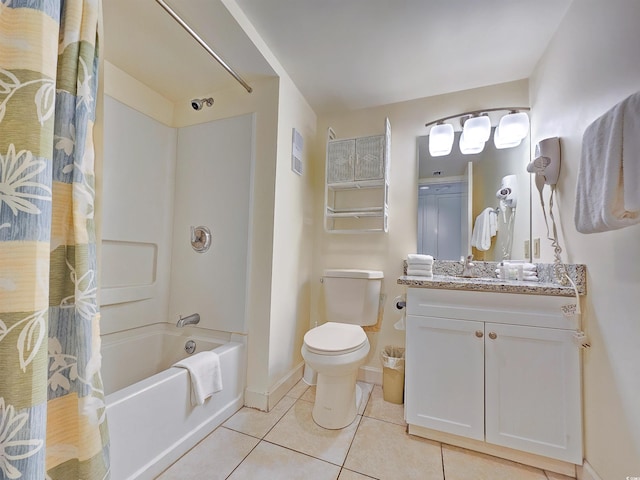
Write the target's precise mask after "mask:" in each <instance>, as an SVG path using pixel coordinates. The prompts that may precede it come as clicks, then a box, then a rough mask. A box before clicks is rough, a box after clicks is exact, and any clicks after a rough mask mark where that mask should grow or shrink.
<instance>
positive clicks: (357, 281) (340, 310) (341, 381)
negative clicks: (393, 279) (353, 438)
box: [301, 270, 383, 429]
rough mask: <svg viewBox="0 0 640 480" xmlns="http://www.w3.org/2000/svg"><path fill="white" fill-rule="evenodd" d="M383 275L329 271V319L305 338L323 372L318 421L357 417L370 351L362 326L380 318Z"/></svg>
mask: <svg viewBox="0 0 640 480" xmlns="http://www.w3.org/2000/svg"><path fill="white" fill-rule="evenodd" d="M382 278H383V274H382V272H380V271H373V270H325V272H324V275H323V284H324V297H325V303H326V307H327V308H326V312H327V319H328V321H327V322H326V323H324V324H322V325H320V326H318V327H315V328H313V329H311V330H309V331H308V332H307V333H306V334H305V336H304V343H303V346H302V351H301V353H302V358H304V360H305V362H306V364H307V365H308V366H309V367H310V368H311V369H313V370H314V371H315V372H316V373H317V384H316V399H315V402H314V405H313V411H312V417H313V420H314V421H315V422H316V423H317V424H318V425H320V426H321V427H324V428H329V429H340V428H344V427H346V426H347V425H349V424H350V423H351V422H353V420H355V418H356V415H357V413H358V412H357V410H358V409H357V405H358V404H359V401H360V398H359V389H358V388H357V385H356V380H357V378H358V368H359V367H360V366H361V365H362V364H363V363H364V362H365V360H366V358H367V355H368V354H369V348H370V346H369V340H368V339H367V335H366V334H365V332H364V330H363V329H362V326H365V325H374V324H375V323H376V322H377V318H378V310H379V306H380V290H381V285H382Z"/></svg>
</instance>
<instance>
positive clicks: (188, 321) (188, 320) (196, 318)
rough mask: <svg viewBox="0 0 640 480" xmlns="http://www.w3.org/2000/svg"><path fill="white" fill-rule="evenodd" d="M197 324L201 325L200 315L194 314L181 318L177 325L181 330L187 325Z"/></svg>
mask: <svg viewBox="0 0 640 480" xmlns="http://www.w3.org/2000/svg"><path fill="white" fill-rule="evenodd" d="M197 323H200V314H199V313H193V314H191V315H189V316H187V317H182V316H180V320H178V323H176V327H178V328H180V327H184V326H185V325H196V324H197Z"/></svg>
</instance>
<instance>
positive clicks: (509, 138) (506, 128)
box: [496, 112, 529, 143]
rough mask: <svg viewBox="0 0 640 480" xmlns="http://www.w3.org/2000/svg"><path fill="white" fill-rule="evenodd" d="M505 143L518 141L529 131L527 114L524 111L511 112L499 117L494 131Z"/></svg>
mask: <svg viewBox="0 0 640 480" xmlns="http://www.w3.org/2000/svg"><path fill="white" fill-rule="evenodd" d="M497 130H499V131H500V138H501V139H502V140H503V142H505V143H513V142H515V141H520V140H522V139H523V138H524V137H526V136H527V134H528V133H529V115H527V114H526V112H511V113H508V114H506V115H505V116H504V117H502V118H501V119H500V123H499V124H498V128H497V129H496V131H497Z"/></svg>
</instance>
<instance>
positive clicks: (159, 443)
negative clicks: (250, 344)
mask: <svg viewBox="0 0 640 480" xmlns="http://www.w3.org/2000/svg"><path fill="white" fill-rule="evenodd" d="M203 332H206V331H203V329H197V330H196V329H189V328H187V329H176V328H174V327H172V326H170V325H168V324H156V325H152V326H149V327H143V328H137V329H133V330H130V331H127V332H118V333H117V334H110V335H104V336H103V337H102V365H103V366H102V375H103V380H104V384H105V390H106V392H107V397H106V402H107V421H108V424H109V434H110V439H111V449H110V452H111V478H113V479H117V480H133V479H136V480H146V479H153V478H155V477H156V476H157V475H158V474H160V473H161V472H162V471H163V470H164V469H166V468H167V467H168V466H169V465H171V464H172V463H173V462H174V461H176V460H177V459H178V458H180V456H182V455H183V454H184V453H185V452H186V451H187V450H189V449H190V448H192V447H193V446H194V445H195V444H196V443H198V442H199V441H200V440H202V439H203V438H204V437H205V436H206V435H207V434H209V433H210V432H211V431H212V430H213V429H214V428H216V427H217V426H218V425H220V424H221V423H222V422H223V421H224V420H226V419H227V418H228V417H229V416H231V415H232V414H233V413H234V412H236V411H237V410H238V409H240V408H241V407H242V404H243V390H244V382H245V371H246V348H245V342H244V337H242V336H233V338H232V336H231V335H229V334H227V335H224V334H223V335H217V336H216V335H210V334H206V333H203ZM225 337H226V338H225ZM236 337H237V338H239V339H240V341H230V340H232V339H233V340H236ZM187 340H194V341H195V342H196V345H197V350H196V352H199V351H203V350H214V351H215V352H216V353H218V355H219V356H220V366H221V369H222V384H223V389H222V391H221V392H218V393H215V394H214V395H213V397H211V398H210V399H208V400H207V401H206V402H205V405H203V406H196V407H192V406H191V401H190V383H189V374H188V372H187V371H186V370H185V369H182V368H175V367H173V368H171V365H173V364H174V363H175V362H176V361H178V360H179V359H181V358H185V357H186V356H187V353H186V352H185V351H184V345H185V343H186V341H187Z"/></svg>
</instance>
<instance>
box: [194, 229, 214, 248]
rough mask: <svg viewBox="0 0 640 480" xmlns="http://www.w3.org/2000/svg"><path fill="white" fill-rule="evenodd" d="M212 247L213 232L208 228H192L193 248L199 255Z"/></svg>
mask: <svg viewBox="0 0 640 480" xmlns="http://www.w3.org/2000/svg"><path fill="white" fill-rule="evenodd" d="M210 246H211V230H209V229H208V228H207V227H204V226H202V225H201V226H199V227H193V226H192V227H191V247H192V248H193V249H194V250H195V251H196V252H198V253H204V252H206V251H207V250H209V247H210Z"/></svg>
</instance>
